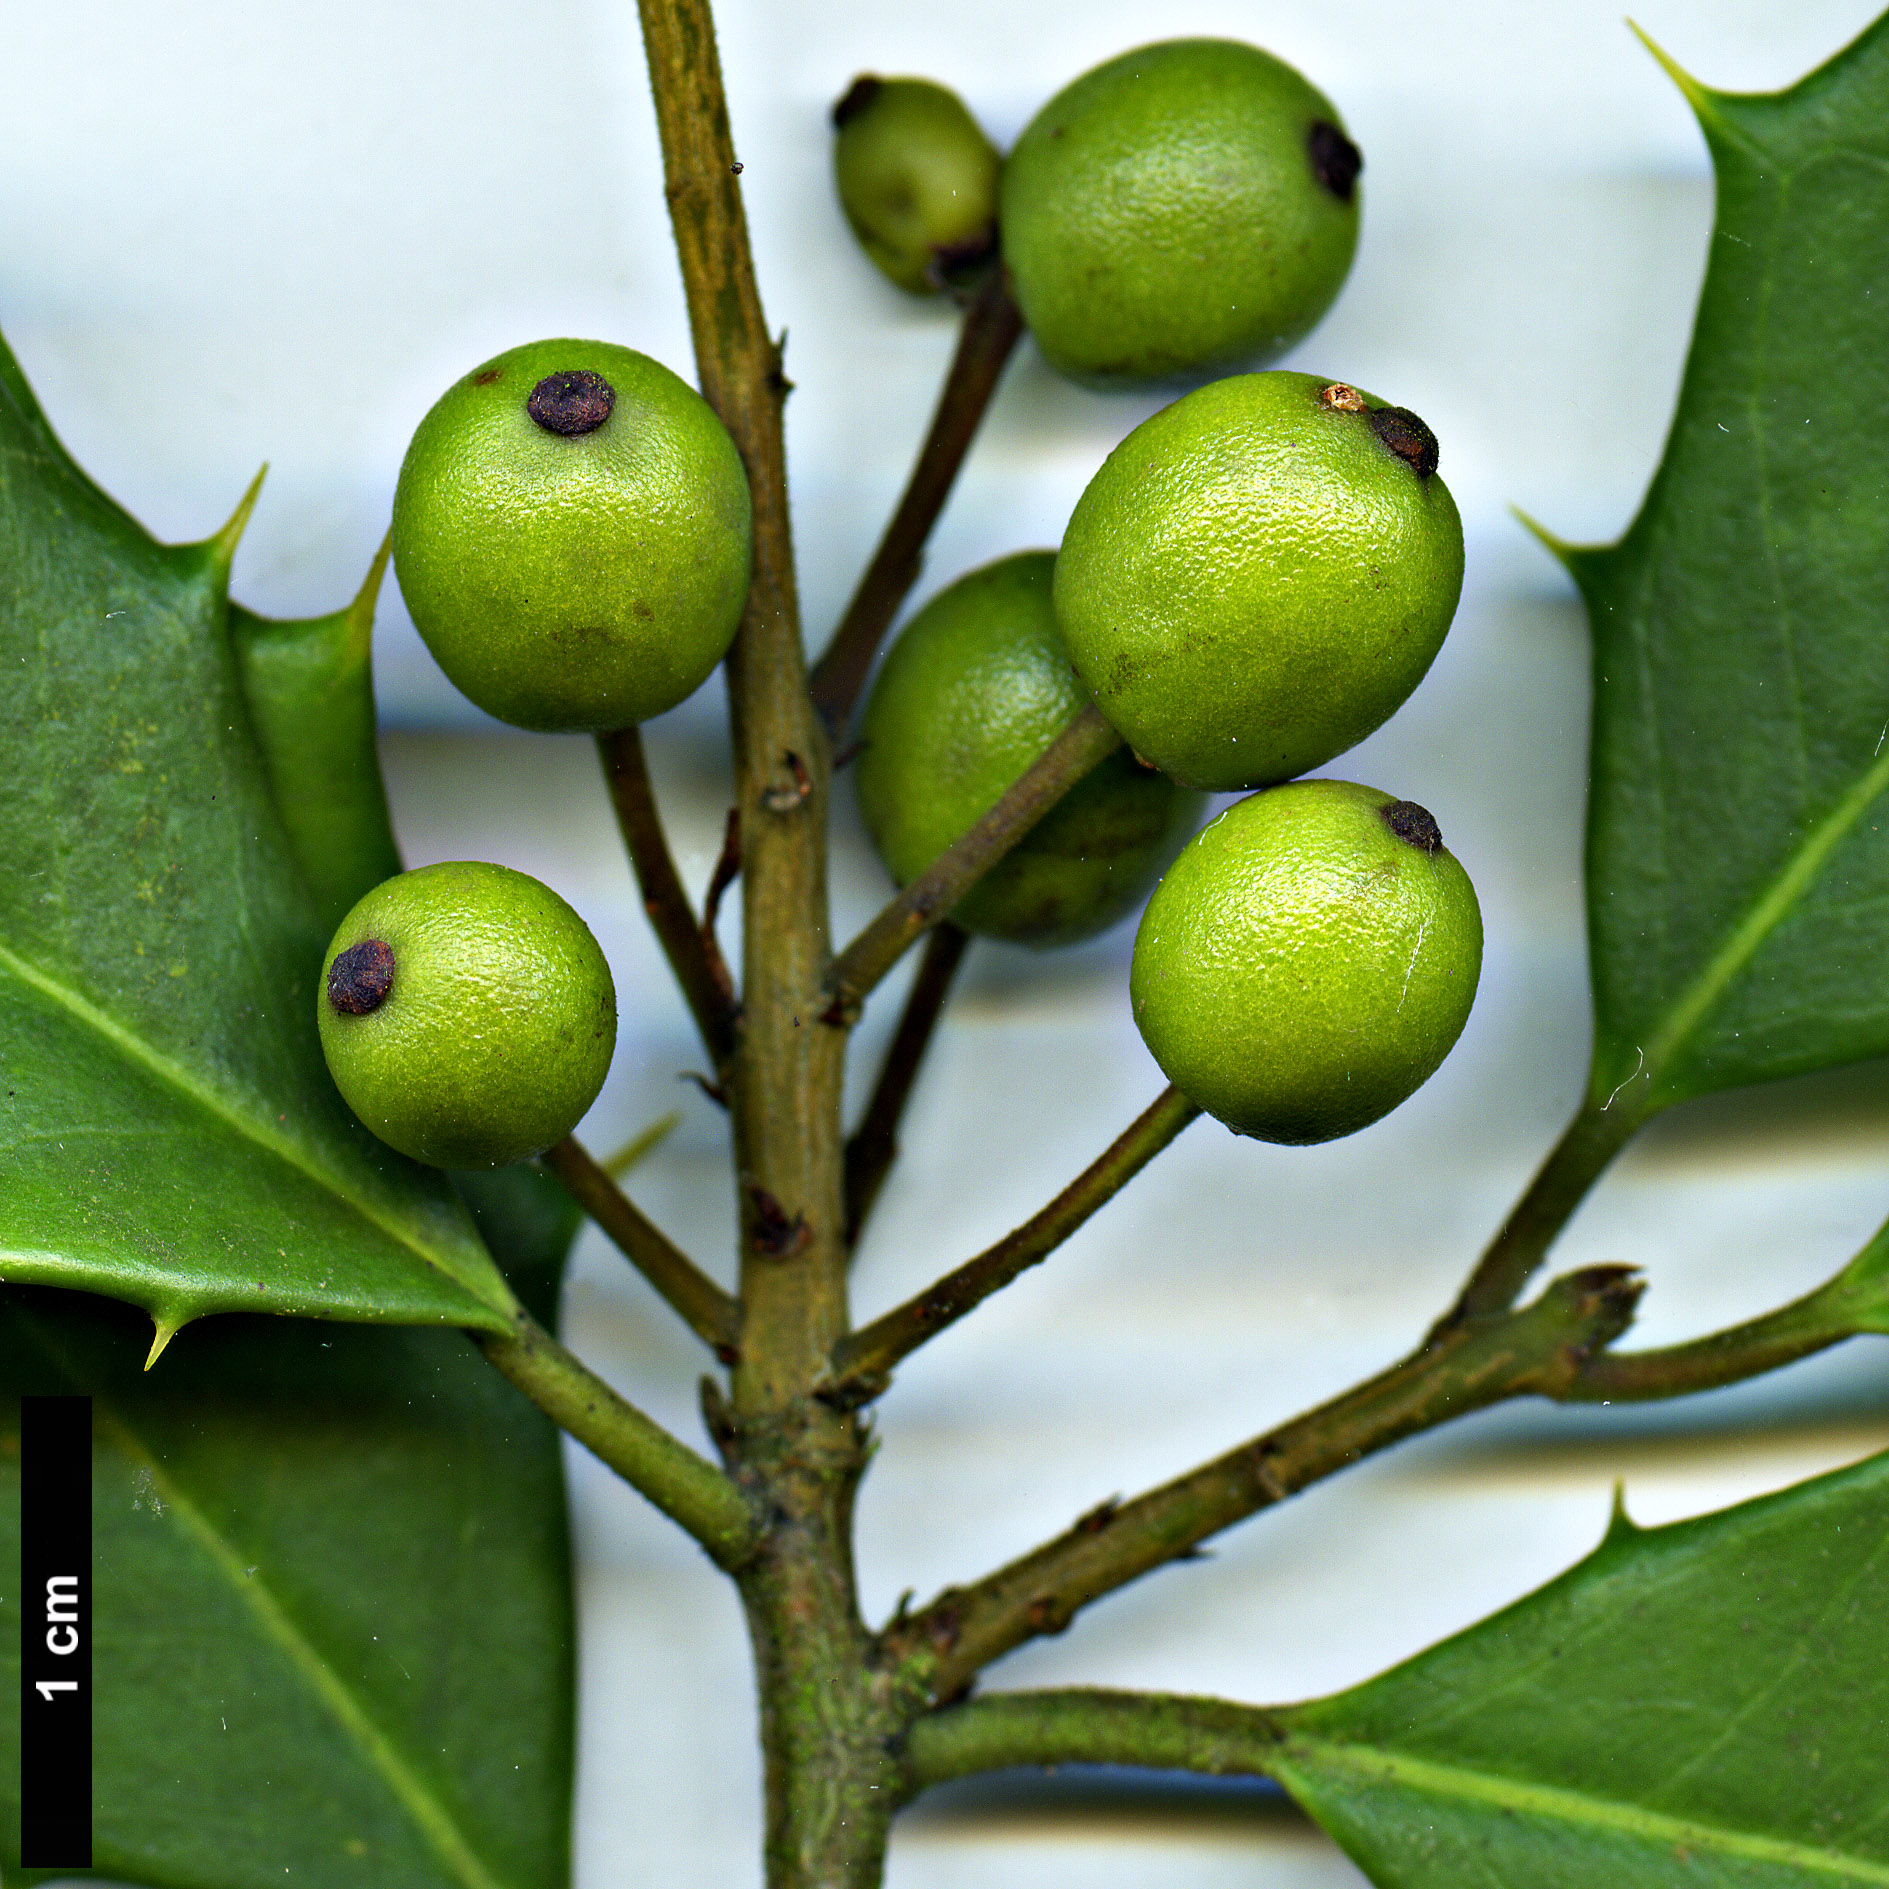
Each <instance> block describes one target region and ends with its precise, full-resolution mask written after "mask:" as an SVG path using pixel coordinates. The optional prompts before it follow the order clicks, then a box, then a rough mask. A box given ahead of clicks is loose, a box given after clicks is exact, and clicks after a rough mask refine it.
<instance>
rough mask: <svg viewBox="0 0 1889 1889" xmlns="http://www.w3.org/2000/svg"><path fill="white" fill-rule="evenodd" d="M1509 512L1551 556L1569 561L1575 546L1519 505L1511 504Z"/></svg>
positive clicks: (1564, 562)
mask: <svg viewBox="0 0 1889 1889" xmlns="http://www.w3.org/2000/svg"><path fill="white" fill-rule="evenodd" d="M1509 514H1510V516H1511V517H1513V518H1514V519H1515V520H1516V522H1517V523H1518V524H1519V525H1520V526H1521V527H1522V529H1523V530H1524V531H1526V532H1527V533H1528V534H1529V535H1530V536H1531V537H1532V538H1533V539H1534V540H1535V542H1536V543H1537V544H1538V545H1540V546H1541V548H1542V549H1543V550H1544V551H1546V552H1547V553H1548V554H1549V555H1550V556H1551V557H1553V558H1556V559H1558V560H1559V561H1560V562H1561V563H1562V564H1567V563H1569V561H1570V560H1571V559H1572V558H1573V556H1574V554H1575V551H1576V549H1577V548H1578V547H1577V546H1575V545H1571V544H1569V543H1568V541H1567V539H1565V538H1557V537H1556V536H1555V534H1554V533H1553V532H1552V531H1550V530H1549V529H1548V527H1547V526H1546V525H1544V524H1542V523H1540V522H1539V521H1538V520H1536V519H1533V518H1530V517H1529V515H1528V514H1527V513H1526V512H1525V511H1523V510H1522V508H1521V507H1520V506H1519V505H1511V506H1510V507H1509Z"/></svg>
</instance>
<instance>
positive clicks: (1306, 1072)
mask: <svg viewBox="0 0 1889 1889" xmlns="http://www.w3.org/2000/svg"><path fill="white" fill-rule="evenodd" d="M1481 968H1482V914H1481V911H1480V910H1479V908H1478V907H1477V904H1476V892H1475V888H1474V887H1473V886H1472V885H1471V884H1470V883H1469V875H1468V874H1467V873H1466V872H1464V871H1463V869H1462V867H1461V866H1459V865H1458V864H1457V863H1456V861H1455V860H1454V859H1453V858H1452V857H1451V856H1450V854H1449V853H1447V852H1445V851H1444V850H1443V842H1442V835H1441V834H1440V833H1438V831H1437V827H1436V822H1435V821H1434V820H1433V819H1431V817H1430V816H1429V814H1427V813H1426V812H1425V811H1424V810H1423V809H1422V808H1421V807H1419V806H1416V805H1415V804H1414V803H1413V802H1411V801H1408V800H1392V799H1391V797H1390V795H1389V794H1381V793H1379V792H1378V791H1377V789H1376V788H1374V787H1358V786H1354V785H1353V784H1352V783H1351V782H1349V781H1294V782H1292V783H1291V784H1290V785H1288V786H1285V787H1275V788H1272V789H1271V790H1269V791H1268V792H1266V793H1263V794H1255V795H1253V796H1252V798H1251V799H1250V800H1242V801H1240V802H1239V803H1238V804H1237V805H1235V806H1232V807H1229V808H1228V809H1227V811H1226V812H1225V813H1223V814H1222V815H1221V816H1220V817H1219V819H1217V820H1215V821H1213V822H1212V824H1211V825H1209V826H1208V827H1207V828H1206V829H1205V830H1204V831H1203V832H1201V833H1199V834H1197V835H1196V836H1195V837H1194V839H1193V840H1192V842H1191V843H1190V844H1189V845H1188V847H1187V849H1186V850H1185V851H1184V852H1183V853H1182V854H1181V856H1180V858H1179V859H1177V860H1176V861H1175V862H1174V864H1173V866H1172V868H1171V869H1170V870H1169V872H1168V874H1167V877H1166V878H1164V879H1163V880H1162V881H1161V883H1160V885H1159V886H1157V887H1156V888H1155V894H1154V897H1153V898H1152V899H1150V900H1149V901H1148V909H1147V911H1146V912H1145V913H1144V914H1143V915H1142V920H1141V930H1140V931H1139V933H1138V934H1137V935H1136V938H1135V958H1134V966H1133V969H1132V971H1131V972H1130V975H1129V991H1130V994H1131V996H1132V999H1133V1002H1134V1010H1135V1021H1136V1023H1137V1024H1139V1025H1140V1027H1141V1034H1142V1037H1143V1039H1144V1040H1145V1041H1146V1043H1147V1045H1148V1048H1149V1049H1150V1051H1152V1052H1153V1055H1154V1059H1155V1061H1156V1062H1158V1063H1159V1064H1160V1065H1161V1067H1162V1069H1163V1071H1165V1073H1166V1075H1167V1078H1168V1080H1169V1081H1170V1082H1172V1083H1173V1084H1174V1086H1175V1087H1176V1088H1177V1089H1179V1090H1180V1091H1181V1093H1182V1094H1183V1095H1185V1096H1186V1097H1187V1098H1188V1099H1189V1100H1190V1101H1192V1102H1196V1103H1198V1104H1199V1105H1200V1107H1201V1108H1203V1109H1205V1110H1206V1111H1207V1113H1208V1114H1209V1115H1212V1116H1214V1117H1216V1118H1217V1119H1218V1120H1220V1121H1222V1122H1224V1123H1225V1124H1226V1125H1227V1126H1228V1127H1229V1128H1231V1129H1233V1130H1234V1132H1235V1133H1237V1134H1242V1135H1252V1136H1255V1137H1256V1138H1257V1139H1259V1140H1261V1141H1283V1142H1296V1143H1306V1142H1315V1141H1332V1140H1335V1139H1336V1138H1337V1137H1338V1136H1340V1135H1349V1134H1353V1133H1355V1132H1356V1131H1357V1130H1358V1129H1360V1128H1363V1127H1366V1126H1367V1125H1368V1124H1369V1123H1371V1122H1374V1121H1376V1120H1377V1119H1378V1117H1379V1116H1381V1115H1387V1114H1388V1113H1389V1112H1390V1111H1391V1110H1392V1109H1394V1108H1395V1107H1396V1106H1397V1105H1398V1103H1399V1102H1401V1101H1403V1100H1404V1098H1405V1097H1406V1096H1408V1095H1410V1094H1412V1093H1413V1092H1414V1091H1415V1090H1416V1089H1418V1088H1419V1087H1420V1086H1421V1085H1422V1084H1423V1083H1424V1082H1426V1081H1427V1080H1428V1079H1429V1077H1430V1076H1431V1074H1432V1073H1433V1072H1434V1071H1435V1069H1436V1068H1437V1065H1438V1064H1439V1063H1441V1062H1442V1060H1443V1058H1444V1057H1445V1056H1447V1055H1448V1054H1449V1052H1450V1049H1451V1047H1452V1045H1454V1043H1455V1041H1456V1039H1457V1037H1458V1036H1460V1035H1461V1034H1462V1029H1463V1025H1464V1023H1466V1022H1467V1021H1468V1018H1469V1008H1470V1005H1471V1004H1472V1003H1473V1002H1474V1000H1475V995H1476V979H1477V976H1478V974H1479V973H1480V971H1481Z"/></svg>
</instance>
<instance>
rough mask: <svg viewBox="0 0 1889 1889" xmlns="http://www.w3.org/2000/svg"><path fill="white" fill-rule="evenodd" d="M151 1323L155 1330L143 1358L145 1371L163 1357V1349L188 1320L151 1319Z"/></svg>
mask: <svg viewBox="0 0 1889 1889" xmlns="http://www.w3.org/2000/svg"><path fill="white" fill-rule="evenodd" d="M151 1323H152V1325H153V1326H154V1327H155V1328H156V1329H155V1330H154V1331H153V1332H152V1334H151V1349H150V1350H149V1351H148V1352H146V1353H145V1357H144V1368H145V1369H146V1370H147V1371H148V1370H149V1369H150V1368H151V1366H152V1365H154V1364H155V1363H156V1362H157V1361H158V1359H159V1358H161V1357H162V1356H163V1355H164V1349H165V1347H166V1346H167V1345H168V1344H169V1343H170V1341H171V1340H172V1339H173V1338H175V1337H176V1336H177V1334H178V1333H179V1332H180V1331H182V1330H183V1328H184V1326H185V1325H186V1324H188V1323H189V1320H187V1319H182V1318H180V1319H176V1320H172V1319H168V1318H153V1319H152V1321H151Z"/></svg>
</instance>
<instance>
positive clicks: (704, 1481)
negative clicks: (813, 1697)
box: [471, 1310, 761, 1570]
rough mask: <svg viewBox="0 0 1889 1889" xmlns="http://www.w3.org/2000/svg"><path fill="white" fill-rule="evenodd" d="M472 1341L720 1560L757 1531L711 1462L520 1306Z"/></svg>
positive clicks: (726, 1561)
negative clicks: (503, 1328)
mask: <svg viewBox="0 0 1889 1889" xmlns="http://www.w3.org/2000/svg"><path fill="white" fill-rule="evenodd" d="M471 1336H472V1339H473V1342H474V1343H475V1344H477V1345H478V1347H479V1349H480V1350H481V1351H483V1352H484V1353H485V1355H486V1356H487V1357H488V1358H489V1359H490V1360H491V1361H492V1363H493V1364H494V1365H495V1366H496V1367H497V1368H498V1370H500V1371H501V1372H502V1373H503V1374H504V1375H505V1376H506V1377H508V1378H509V1379H510V1380H511V1381H512V1383H514V1384H515V1385H517V1387H518V1388H519V1389H520V1390H521V1391H523V1392H524V1393H525V1395H526V1396H527V1397H529V1398H530V1399H531V1401H532V1402H533V1403H534V1404H536V1405H537V1406H538V1408H539V1409H540V1410H542V1411H543V1412H544V1413H545V1415H546V1416H547V1417H549V1418H550V1419H551V1421H552V1422H553V1423H555V1424H557V1425H558V1426H559V1427H560V1428H561V1429H564V1430H568V1431H569V1432H570V1434H571V1435H572V1436H574V1437H575V1438H576V1439H577V1440H578V1442H580V1443H581V1444H583V1445H584V1447H585V1448H586V1449H587V1450H589V1451H590V1452H591V1454H592V1455H594V1456H595V1457H596V1458H597V1459H598V1460H599V1461H600V1462H603V1463H607V1464H608V1465H609V1466H610V1468H612V1469H614V1470H615V1471H616V1472H617V1474H618V1475H619V1476H621V1477H622V1478H623V1480H624V1481H625V1482H627V1483H628V1484H629V1485H630V1487H631V1488H633V1489H635V1490H636V1491H638V1493H639V1494H642V1495H644V1496H647V1497H648V1498H649V1500H650V1501H651V1502H653V1503H654V1504H655V1505H656V1507H657V1508H659V1509H661V1510H662V1512H663V1513H664V1514H665V1515H667V1516H668V1517H669V1519H670V1520H671V1521H673V1522H675V1523H677V1524H678V1525H679V1526H680V1527H681V1528H683V1529H684V1530H686V1531H687V1532H688V1533H689V1534H691V1535H693V1536H694V1537H695V1539H696V1540H697V1541H698V1542H700V1543H701V1544H702V1546H703V1547H704V1548H705V1549H706V1550H707V1551H708V1554H709V1558H710V1559H711V1560H713V1561H714V1562H715V1563H716V1564H717V1565H718V1566H720V1567H723V1568H728V1569H731V1570H732V1569H735V1568H738V1567H740V1566H742V1564H743V1563H744V1562H745V1561H746V1560H747V1559H748V1557H749V1555H750V1554H751V1553H752V1551H753V1549H754V1546H755V1543H756V1542H757V1541H758V1539H759V1538H760V1533H761V1529H760V1524H759V1521H758V1519H757V1517H756V1516H755V1514H754V1512H753V1510H752V1509H751V1508H750V1507H749V1505H748V1499H747V1497H746V1496H744V1495H743V1494H742V1493H741V1491H740V1490H739V1489H738V1488H736V1487H735V1485H734V1484H733V1483H732V1482H731V1481H730V1480H729V1479H728V1478H727V1477H726V1476H725V1475H723V1474H722V1472H721V1471H720V1470H719V1469H717V1468H715V1466H714V1465H713V1464H712V1463H708V1462H704V1461H703V1459H702V1458H701V1457H699V1456H697V1455H696V1453H695V1452H694V1451H693V1450H691V1449H689V1448H688V1447H687V1446H686V1445H684V1444H682V1443H679V1442H678V1441H677V1440H676V1439H675V1438H674V1437H672V1436H671V1435H670V1434H669V1432H668V1431H667V1430H665V1429H664V1428H663V1427H662V1426H661V1425H660V1424H659V1423H655V1422H652V1421H651V1419H650V1418H648V1417H646V1416H644V1415H643V1413H642V1412H641V1411H640V1410H638V1409H637V1408H636V1406H635V1405H634V1404H631V1403H628V1402H626V1401H625V1400H624V1399H623V1398H621V1397H619V1396H618V1395H617V1393H616V1392H615V1391H614V1390H612V1389H611V1388H610V1386H609V1385H608V1384H606V1383H605V1382H604V1381H603V1379H602V1378H600V1377H599V1376H597V1374H596V1373H595V1372H594V1371H592V1370H591V1369H590V1368H589V1366H587V1365H586V1364H584V1363H583V1362H582V1361H581V1360H580V1359H578V1358H576V1357H574V1356H573V1355H572V1354H571V1353H570V1352H568V1351H566V1350H565V1348H564V1347H563V1346H562V1345H561V1344H559V1343H558V1341H557V1340H556V1339H555V1338H553V1337H552V1336H551V1334H550V1333H549V1332H548V1331H546V1330H545V1329H544V1327H543V1326H541V1325H540V1324H538V1323H537V1321H536V1320H535V1319H533V1318H532V1317H531V1315H530V1313H528V1312H525V1311H523V1310H521V1311H519V1312H518V1313H517V1314H516V1316H515V1317H514V1319H513V1330H512V1331H511V1332H510V1333H509V1334H508V1335H500V1334H499V1333H496V1332H474V1333H472V1334H471Z"/></svg>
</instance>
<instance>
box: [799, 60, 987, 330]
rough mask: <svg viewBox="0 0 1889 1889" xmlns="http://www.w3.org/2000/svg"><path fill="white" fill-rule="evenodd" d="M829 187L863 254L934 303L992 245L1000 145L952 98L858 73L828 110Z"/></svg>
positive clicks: (939, 89) (928, 86)
mask: <svg viewBox="0 0 1889 1889" xmlns="http://www.w3.org/2000/svg"><path fill="white" fill-rule="evenodd" d="M833 127H834V130H835V131H836V133H837V134H838V135H837V136H836V137H835V139H834V141H833V180H834V182H835V183H836V184H837V185H838V186H839V193H840V208H841V209H843V210H844V211H845V212H846V220H847V222H848V223H850V224H851V225H852V226H853V234H854V235H855V236H857V237H858V238H859V242H860V246H861V247H862V248H863V249H864V250H865V252H866V254H867V255H868V256H870V257H871V258H872V260H873V261H874V262H875V263H876V264H877V265H878V266H879V268H880V270H881V271H882V272H883V273H884V274H886V275H888V276H890V277H891V279H892V280H893V281H894V282H896V283H897V284H898V285H899V287H900V288H902V289H906V290H908V291H910V293H912V294H913V295H936V294H937V293H938V292H939V291H940V290H941V289H943V288H945V287H946V286H947V284H948V283H949V281H950V278H951V274H952V272H953V271H954V270H956V269H958V268H961V267H963V266H965V265H967V264H970V263H974V262H976V261H978V260H979V259H980V258H982V257H983V256H985V255H986V254H988V253H989V251H990V249H991V246H992V245H993V243H994V242H995V241H996V222H995V219H996V214H997V172H998V168H999V165H1000V163H1001V160H1000V159H999V157H998V155H997V151H996V147H995V146H994V145H993V144H992V143H991V141H990V140H989V139H988V138H987V137H985V136H984V134H983V132H982V131H981V130H980V129H979V128H978V124H977V120H976V119H975V118H973V117H972V116H971V114H970V112H969V111H968V110H966V108H965V105H964V101H963V100H962V99H961V98H959V97H958V95H957V93H955V92H950V91H947V90H946V89H945V88H944V87H943V86H942V85H934V84H932V82H931V81H930V80H929V79H880V78H875V77H873V76H872V75H871V74H870V73H862V74H861V75H860V76H859V77H858V78H857V79H855V80H854V81H853V83H852V86H851V87H850V89H849V90H848V91H847V94H846V96H845V97H844V98H842V99H841V100H840V102H839V103H838V104H837V105H835V106H834V107H833Z"/></svg>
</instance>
